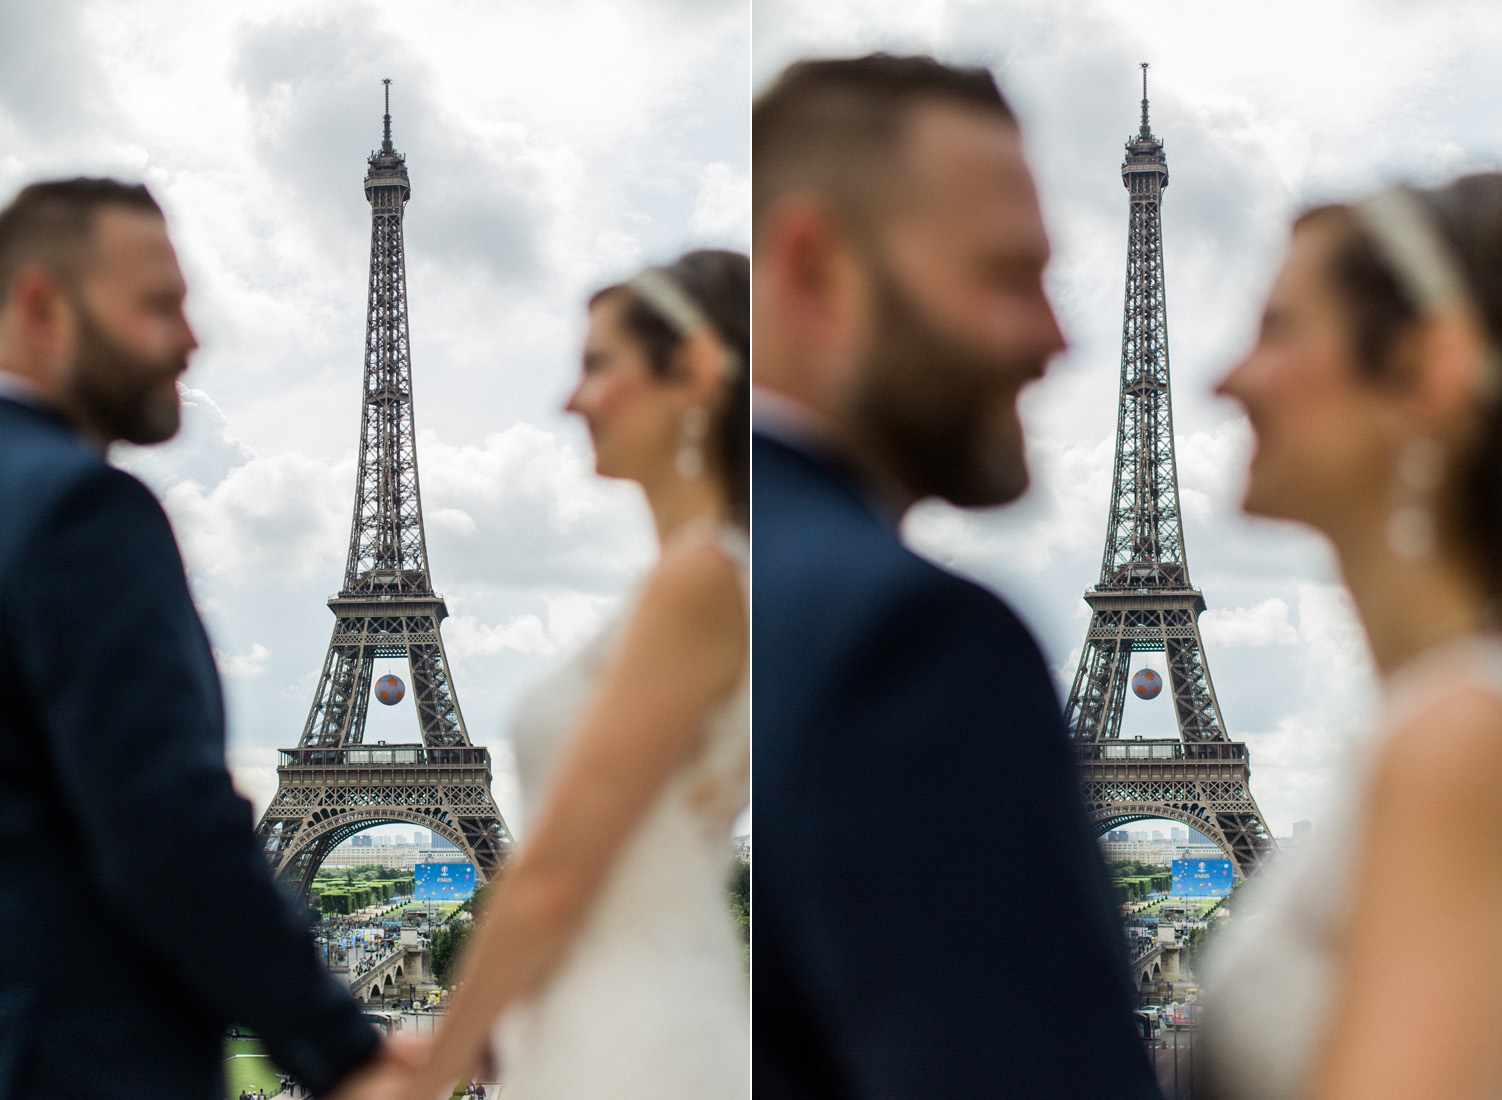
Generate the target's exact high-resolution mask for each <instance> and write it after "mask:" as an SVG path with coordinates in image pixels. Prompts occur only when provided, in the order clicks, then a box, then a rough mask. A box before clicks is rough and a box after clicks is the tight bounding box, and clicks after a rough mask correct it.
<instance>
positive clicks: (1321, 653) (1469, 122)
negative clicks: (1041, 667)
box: [752, 0, 1502, 836]
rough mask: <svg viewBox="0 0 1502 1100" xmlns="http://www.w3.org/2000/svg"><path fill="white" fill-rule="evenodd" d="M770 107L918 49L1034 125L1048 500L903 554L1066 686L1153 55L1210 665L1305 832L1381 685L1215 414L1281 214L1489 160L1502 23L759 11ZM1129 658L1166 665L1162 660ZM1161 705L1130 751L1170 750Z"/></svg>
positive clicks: (1339, 596) (1032, 2)
mask: <svg viewBox="0 0 1502 1100" xmlns="http://www.w3.org/2000/svg"><path fill="white" fill-rule="evenodd" d="M752 28H753V29H752V34H753V42H754V45H753V61H752V78H753V83H754V85H755V86H756V87H762V86H764V85H765V84H766V82H768V81H769V80H770V79H772V78H773V77H774V76H775V74H776V73H777V71H778V70H779V69H780V68H781V67H782V66H783V65H785V64H786V63H787V62H788V61H790V60H792V59H793V58H795V57H798V56H804V55H826V56H827V55H839V54H851V53H864V52H868V51H871V50H876V49H885V50H888V51H893V52H912V51H924V52H934V53H937V54H939V55H941V56H944V57H947V58H950V59H955V60H963V61H967V62H971V63H981V64H985V65H988V66H991V67H992V68H993V69H994V70H995V72H996V73H997V75H998V77H999V80H1000V82H1001V84H1002V87H1003V89H1004V91H1005V92H1006V93H1007V95H1008V96H1009V98H1011V99H1012V101H1013V103H1014V106H1015V107H1016V108H1017V109H1018V111H1019V113H1020V115H1021V116H1022V119H1023V122H1024V128H1025V131H1026V134H1027V137H1028V140H1029V145H1030V147H1031V152H1032V158H1033V164H1034V168H1035V171H1036V173H1037V175H1038V177H1039V181H1040V186H1041V189H1042V193H1043V201H1044V206H1045V214H1046V216H1047V218H1048V222H1049V225H1050V230H1051V233H1052V237H1053V243H1054V246H1055V254H1056V259H1055V261H1054V264H1053V267H1052V272H1051V278H1050V284H1051V288H1052V292H1053V296H1054V301H1055V303H1056V305H1057V307H1058V310H1059V313H1060V317H1061V320H1062V321H1063V324H1064V327H1065V330H1066V333H1067V335H1068V336H1069V338H1070V341H1071V344H1072V347H1071V349H1070V351H1069V353H1068V354H1067V355H1066V356H1064V357H1062V358H1061V359H1060V360H1058V361H1057V362H1056V363H1055V364H1054V366H1053V368H1052V370H1051V372H1050V374H1049V376H1048V378H1047V379H1046V380H1045V381H1044V382H1043V383H1042V384H1041V385H1039V386H1038V387H1035V388H1034V390H1032V391H1031V392H1030V393H1029V395H1028V397H1027V400H1026V405H1025V413H1026V421H1027V424H1028V427H1029V429H1030V431H1031V433H1032V447H1031V458H1032V464H1033V468H1034V475H1035V479H1034V480H1035V488H1034V489H1033V490H1032V492H1031V493H1030V494H1029V496H1028V497H1027V498H1026V499H1025V501H1024V502H1023V503H1021V504H1020V505H1017V506H1015V507H1012V508H1009V509H1003V510H1000V511H997V512H991V513H986V514H962V513H959V512H955V511H953V510H948V509H944V508H941V507H936V506H927V507H924V508H921V509H919V510H918V511H917V512H916V513H915V514H914V515H913V516H911V517H910V520H909V523H908V528H907V530H908V535H909V537H910V539H911V541H912V542H913V543H914V544H915V545H917V546H918V547H920V548H922V549H923V550H925V551H926V552H927V553H929V554H931V555H933V556H934V557H936V558H938V559H940V560H942V561H945V562H948V563H950V564H951V565H953V566H954V567H956V568H958V569H960V570H962V571H964V572H967V573H969V574H971V575H973V576H975V577H977V578H979V579H980V580H982V581H983V582H985V583H987V584H989V585H991V586H993V587H994V588H996V589H997V590H999V591H1001V592H1002V593H1003V594H1005V595H1006V596H1007V597H1008V598H1009V599H1010V600H1011V601H1012V602H1013V603H1014V604H1015V605H1016V606H1018V607H1019V608H1020V609H1021V610H1022V612H1023V613H1024V615H1025V616H1026V618H1027V619H1028V620H1029V621H1030V622H1031V623H1032V625H1033V626H1034V628H1035V629H1036V631H1037V633H1038V635H1039V637H1040V640H1041V642H1042V644H1043V648H1044V651H1045V653H1046V654H1047V656H1048V658H1049V660H1050V662H1051V663H1052V664H1053V666H1054V669H1055V673H1056V676H1057V678H1058V681H1059V686H1060V692H1061V694H1062V693H1065V692H1067V690H1068V687H1069V683H1070V681H1071V680H1072V679H1073V676H1074V671H1075V667H1076V665H1077V663H1078V660H1079V651H1080V646H1081V643H1082V641H1083V639H1084V634H1085V628H1086V626H1087V624H1088V621H1089V608H1088V607H1086V605H1085V603H1084V602H1083V600H1082V599H1081V598H1080V596H1081V593H1082V591H1083V590H1084V589H1085V588H1086V587H1088V586H1089V585H1091V584H1093V583H1094V582H1095V581H1096V579H1097V578H1098V577H1099V573H1100V554H1101V546H1102V542H1103V540H1104V537H1105V517H1106V508H1107V504H1108V499H1109V477H1110V466H1111V460H1112V446H1113V435H1114V431H1115V408H1116V395H1117V385H1118V378H1119V373H1118V372H1119V355H1120V339H1121V310H1122V285H1123V279H1124V276H1125V258H1126V222H1127V197H1126V191H1125V189H1124V188H1123V187H1122V184H1121V177H1120V174H1119V171H1120V165H1121V160H1122V145H1123V143H1124V141H1125V140H1126V138H1127V137H1128V136H1129V135H1131V134H1132V133H1133V132H1134V131H1135V130H1136V127H1137V122H1138V101H1139V99H1140V96H1141V91H1140V84H1139V79H1140V70H1139V69H1138V67H1137V64H1138V62H1141V61H1148V62H1151V63H1152V70H1151V75H1150V94H1151V99H1152V124H1153V129H1154V130H1155V131H1156V133H1157V134H1158V136H1159V137H1160V138H1162V139H1163V140H1164V141H1165V142H1166V145H1167V155H1168V167H1169V173H1170V184H1169V187H1168V190H1167V192H1166V193H1165V196H1164V206H1163V226H1164V237H1165V242H1164V244H1165V263H1166V277H1167V287H1168V317H1169V333H1170V349H1171V355H1172V372H1173V379H1174V417H1175V427H1176V429H1177V436H1178V439H1177V449H1178V464H1179V479H1180V485H1181V489H1182V495H1183V507H1184V523H1185V538H1186V541H1187V544H1188V555H1189V562H1190V570H1191V576H1192V578H1193V579H1194V581H1195V583H1196V584H1197V585H1198V586H1199V587H1200V588H1202V589H1203V591H1204V593H1205V598H1206V600H1207V602H1208V603H1209V607H1210V610H1209V611H1208V612H1207V614H1206V615H1205V616H1204V617H1203V618H1202V620H1201V627H1202V629H1203V633H1204V638H1205V647H1206V653H1207V657H1208V661H1209V666H1210V671H1211V675H1212V677H1213V679H1214V682H1215V687H1216V692H1217V694H1218V696H1219V699H1220V702H1221V706H1222V710H1223V712H1224V716H1225V720H1226V723H1227V726H1228V728H1229V732H1230V734H1231V736H1232V737H1233V738H1235V739H1239V740H1244V741H1245V742H1246V743H1247V744H1248V745H1249V746H1250V747H1251V752H1252V764H1253V771H1252V785H1253V793H1254V795H1255V796H1256V798H1257V800H1258V803H1259V804H1260V806H1261V807H1262V810H1263V812H1264V814H1265V815H1266V816H1267V818H1268V819H1269V821H1270V823H1271V825H1272V826H1273V829H1274V831H1275V832H1276V833H1277V834H1278V835H1282V836H1286V835H1287V834H1288V832H1289V830H1290V826H1291V825H1292V823H1293V822H1294V821H1295V820H1298V819H1300V818H1308V819H1311V820H1313V821H1314V823H1315V828H1316V830H1318V828H1319V822H1320V819H1321V816H1322V814H1323V813H1324V812H1325V807H1326V805H1327V801H1328V799H1329V798H1330V796H1331V794H1332V787H1331V785H1332V780H1334V779H1335V777H1336V776H1337V774H1338V773H1339V770H1340V762H1341V760H1342V759H1343V757H1344V755H1345V754H1346V753H1347V752H1348V751H1349V749H1350V747H1351V746H1352V745H1353V744H1355V743H1356V740H1357V738H1358V737H1359V736H1360V734H1361V731H1362V730H1363V729H1364V728H1365V727H1366V724H1367V722H1368V719H1369V716H1370V714H1371V710H1372V704H1373V681H1372V672H1371V665H1370V661H1369V658H1368V656H1367V653H1366V651H1365V648H1364V643H1363V642H1362V640H1361V637H1360V635H1359V632H1358V630H1357V627H1356V624H1355V621H1354V619H1353V617H1352V612H1351V608H1350V605H1349V602H1348V600H1347V599H1346V597H1345V596H1344V594H1343V592H1342V591H1341V589H1340V588H1339V585H1338V583H1337V578H1336V575H1335V571H1334V568H1333V566H1332V562H1331V559H1330V557H1329V555H1328V554H1327V553H1326V551H1325V549H1324V548H1323V546H1322V545H1321V544H1320V543H1319V542H1318V541H1316V540H1315V539H1314V538H1313V537H1311V536H1309V535H1307V534H1305V533H1303V532H1300V531H1298V530H1295V529H1292V528H1290V527H1287V526H1285V525H1279V524H1273V523H1268V522H1262V521H1252V520H1248V519H1246V518H1245V517H1243V516H1241V515H1240V514H1239V512H1238V509H1237V501H1238V499H1239V493H1240V487H1241V484H1242V478H1243V471H1244V468H1245V462H1246V457H1247V454H1248V451H1249V438H1250V437H1249V433H1248V429H1247V426H1246V423H1245V421H1244V420H1243V419H1242V418H1241V416H1240V415H1239V413H1238V411H1237V410H1236V409H1235V407H1233V406H1232V405H1230V404H1229V403H1227V402H1224V401H1221V400H1219V399H1217V398H1215V397H1213V395H1212V394H1211V389H1212V387H1213V385H1214V383H1215V381H1216V380H1217V379H1218V378H1219V377H1220V376H1221V375H1222V374H1224V373H1225V372H1226V370H1227V369H1228V368H1229V367H1230V366H1231V365H1232V364H1234V363H1235V361H1236V359H1237V357H1238V356H1239V355H1240V354H1241V353H1242V351H1243V350H1244V349H1245V348H1246V347H1247V346H1248V341H1249V339H1250V335H1251V333H1252V331H1253V327H1254V324H1255V321H1256V317H1257V312H1258V310H1259V309H1260V305H1261V295H1262V294H1263V292H1264V291H1265V288H1266V286H1267V285H1268V282H1269V281H1270V278H1271V276H1272V273H1273V272H1274V271H1275V269H1276V266H1277V264H1278V263H1279V261H1280V254H1281V251H1282V248H1283V244H1284V241H1285V237H1286V232H1287V225H1288V223H1289V220H1290V218H1291V216H1292V215H1293V214H1294V213H1296V212H1297V211H1298V210H1299V209H1301V208H1302V207H1304V206H1307V205H1309V204H1311V203H1313V202H1316V201H1321V200H1327V199H1332V198H1343V197H1350V196H1354V195H1359V194H1361V193H1364V192H1366V191H1369V190H1372V189H1374V188H1377V187H1379V186H1381V185H1382V184H1384V183H1387V182H1390V181H1394V180H1400V179H1401V180H1411V181H1415V182H1421V183H1422V182H1439V181H1441V180H1444V179H1447V178H1450V177H1452V176H1454V175H1457V174H1460V173H1462V172H1465V171H1468V170H1477V169H1483V168H1486V169H1490V168H1495V167H1498V166H1499V165H1502V111H1498V110H1497V105H1496V98H1497V82H1496V73H1497V72H1498V70H1499V67H1502V9H1498V8H1497V7H1496V6H1495V5H1490V4H1486V3H1476V2H1458V0H1456V2H1445V0H1431V2H1426V3H1418V2H1412V3H1406V2H1398V0H1388V2H1385V3H1384V2H1377V0H1362V2H1357V0H1332V2H1327V3H1320V4H1311V3H1307V2H1291V0H1268V2H1265V3H1261V4H1257V5H1247V4H1230V5H1228V4H1204V3H1197V2H1188V0H1132V2H1131V3H1127V2H1124V0H821V2H820V3H818V4H811V3H808V2H806V0H756V3H755V6H754V13H753V21H752ZM1139 663H1145V664H1148V665H1151V666H1154V667H1157V668H1158V669H1159V670H1160V671H1161V670H1162V669H1163V667H1164V666H1163V663H1162V659H1161V656H1159V655H1154V656H1151V657H1149V656H1146V655H1143V656H1140V657H1139ZM1172 728H1173V717H1172V710H1171V704H1170V702H1169V698H1168V694H1167V693H1166V692H1165V693H1164V694H1163V695H1161V696H1159V698H1158V699H1157V700H1155V701H1153V702H1151V703H1146V702H1141V701H1138V700H1135V699H1134V700H1131V701H1129V703H1128V705H1127V715H1126V718H1125V720H1124V723H1123V732H1124V733H1125V734H1127V735H1129V736H1130V735H1133V734H1142V735H1145V736H1152V735H1154V734H1160V733H1168V732H1169V731H1171V730H1172Z"/></svg>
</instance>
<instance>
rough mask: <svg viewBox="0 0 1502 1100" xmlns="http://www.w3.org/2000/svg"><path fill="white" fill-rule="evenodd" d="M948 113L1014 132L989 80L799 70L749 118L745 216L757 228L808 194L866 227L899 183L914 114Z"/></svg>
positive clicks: (883, 60)
mask: <svg viewBox="0 0 1502 1100" xmlns="http://www.w3.org/2000/svg"><path fill="white" fill-rule="evenodd" d="M929 103H947V104H953V105H955V106H960V107H968V108H972V109H974V110H978V111H983V112H985V113H988V114H991V115H994V116H996V118H997V119H998V120H1001V121H1005V122H1008V123H1011V124H1013V125H1015V124H1016V121H1017V118H1016V116H1015V115H1014V114H1013V113H1012V109H1011V107H1010V106H1008V104H1007V101H1006V99H1005V98H1004V97H1003V96H1002V94H1001V90H1000V89H999V88H998V87H997V86H996V81H995V79H994V78H993V77H992V76H991V73H990V72H989V71H988V70H986V69H982V68H966V67H958V66H953V65H946V64H943V63H942V62H940V61H936V60H935V59H934V58H932V57H894V56H892V55H891V54H884V53H876V54H870V55H869V56H866V57H857V58H839V59H826V60H809V61H798V62H794V63H793V64H792V65H789V66H788V67H787V68H786V69H784V70H783V72H782V75H781V76H779V77H778V78H777V80H776V82H775V83H774V84H773V85H772V86H771V87H770V88H768V89H767V90H766V91H765V92H763V93H762V94H761V95H760V96H759V97H757V100H756V102H755V104H754V105H753V107H752V111H751V162H752V163H753V164H754V165H755V166H756V167H755V170H754V171H753V172H752V186H751V216H752V224H753V226H756V227H759V226H760V225H761V222H762V219H763V218H764V217H765V215H766V212H767V211H768V210H769V209H771V207H772V206H773V205H774V204H775V203H776V202H777V201H778V200H779V199H781V198H783V197H784V196H785V195H788V194H791V193H793V192H795V191H809V192H812V193H814V194H816V195H818V196H820V197H821V198H823V199H824V200H826V201H827V202H829V203H831V204H832V205H833V206H834V207H835V209H836V210H837V211H838V212H839V213H840V214H841V215H843V216H845V217H847V218H850V219H851V220H853V221H856V222H862V223H864V222H868V221H869V220H870V218H871V214H872V207H873V205H874V204H875V203H876V202H877V201H878V200H879V195H878V192H880V191H881V190H882V189H883V188H888V189H889V188H890V187H891V185H892V183H893V182H895V181H896V180H897V178H898V173H897V172H896V171H895V169H897V168H898V165H897V163H896V153H897V151H898V146H899V143H900V141H901V138H902V129H903V124H904V123H905V122H906V121H907V119H908V116H909V114H910V113H911V112H912V111H913V109H914V108H916V107H919V106H922V105H924V104H929Z"/></svg>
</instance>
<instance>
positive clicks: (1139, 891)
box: [1115, 871, 1173, 902]
mask: <svg viewBox="0 0 1502 1100" xmlns="http://www.w3.org/2000/svg"><path fill="white" fill-rule="evenodd" d="M1115 884H1116V898H1117V900H1118V901H1121V902H1129V901H1138V900H1140V899H1142V898H1145V897H1147V896H1148V895H1149V894H1161V893H1166V892H1167V891H1168V890H1169V889H1170V888H1171V887H1172V886H1173V875H1171V874H1170V873H1169V872H1167V871H1159V872H1158V873H1156V874H1152V875H1133V876H1131V877H1128V878H1119V879H1117V880H1116V883H1115Z"/></svg>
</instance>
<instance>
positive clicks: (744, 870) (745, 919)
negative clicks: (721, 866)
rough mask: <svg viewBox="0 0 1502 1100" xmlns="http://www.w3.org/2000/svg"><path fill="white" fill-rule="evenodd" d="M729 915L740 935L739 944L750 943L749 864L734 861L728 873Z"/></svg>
mask: <svg viewBox="0 0 1502 1100" xmlns="http://www.w3.org/2000/svg"><path fill="white" fill-rule="evenodd" d="M730 913H731V915H732V916H734V917H735V926H736V928H737V930H738V931H739V932H740V934H741V943H743V944H749V943H750V942H751V864H749V863H742V862H741V861H740V860H736V863H735V868H734V869H733V870H732V871H731V872H730Z"/></svg>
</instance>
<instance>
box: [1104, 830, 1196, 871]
mask: <svg viewBox="0 0 1502 1100" xmlns="http://www.w3.org/2000/svg"><path fill="white" fill-rule="evenodd" d="M1131 835H1133V836H1137V835H1139V834H1136V833H1133V834H1131ZM1100 847H1101V852H1102V854H1103V855H1104V856H1105V859H1106V862H1107V863H1119V862H1121V861H1122V860H1127V859H1131V860H1136V861H1137V862H1138V863H1148V864H1153V865H1156V866H1161V867H1167V866H1168V865H1169V864H1171V863H1172V862H1173V861H1174V857H1175V856H1176V855H1177V854H1178V850H1179V849H1178V845H1176V844H1169V843H1166V842H1162V843H1157V844H1155V843H1153V842H1152V841H1151V840H1116V841H1112V840H1107V841H1105V842H1104V843H1103V844H1101V846H1100Z"/></svg>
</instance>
